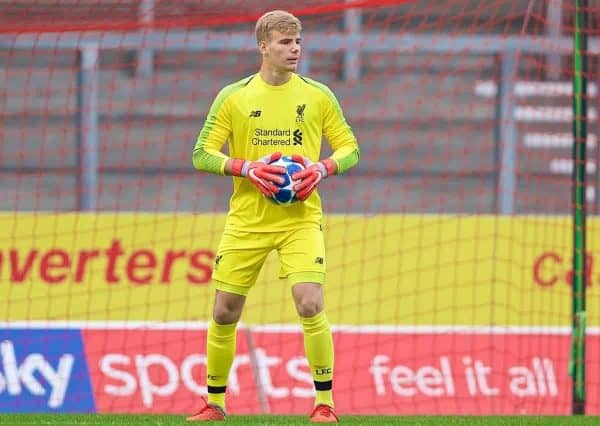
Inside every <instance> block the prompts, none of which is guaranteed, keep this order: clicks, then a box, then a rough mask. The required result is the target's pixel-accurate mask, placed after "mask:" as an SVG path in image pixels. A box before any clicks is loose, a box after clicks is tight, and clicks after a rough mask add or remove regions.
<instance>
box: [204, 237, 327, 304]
mask: <svg viewBox="0 0 600 426" xmlns="http://www.w3.org/2000/svg"><path fill="white" fill-rule="evenodd" d="M273 250H277V253H278V255H279V261H280V262H281V269H280V272H279V278H287V279H288V281H289V283H290V284H291V285H294V284H297V283H301V282H311V283H318V284H323V282H324V280H325V266H326V263H325V241H324V238H323V231H322V230H320V229H319V228H315V229H313V228H310V229H296V230H293V231H290V232H243V231H231V230H226V231H225V232H224V233H223V236H222V237H221V242H220V244H219V248H218V250H217V255H216V257H215V262H214V266H213V273H212V278H213V280H214V281H215V286H216V288H217V290H221V291H225V292H228V293H234V294H239V295H242V296H246V295H247V294H248V291H249V290H250V288H252V286H253V285H254V284H255V283H256V279H257V278H258V274H259V273H260V270H261V268H262V266H263V264H264V263H265V260H266V258H267V256H268V255H269V253H270V252H271V251H273Z"/></svg>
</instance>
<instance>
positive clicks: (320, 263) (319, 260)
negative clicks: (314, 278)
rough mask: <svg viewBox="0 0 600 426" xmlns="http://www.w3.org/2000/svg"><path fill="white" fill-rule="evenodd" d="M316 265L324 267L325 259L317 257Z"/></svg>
mask: <svg viewBox="0 0 600 426" xmlns="http://www.w3.org/2000/svg"><path fill="white" fill-rule="evenodd" d="M315 263H318V264H319V265H322V264H323V258H322V257H317V258H316V259H315Z"/></svg>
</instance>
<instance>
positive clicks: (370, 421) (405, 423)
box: [0, 414, 600, 426]
mask: <svg viewBox="0 0 600 426" xmlns="http://www.w3.org/2000/svg"><path fill="white" fill-rule="evenodd" d="M340 423H341V424H342V425H344V424H346V425H402V426H487V425H490V426H529V425H543V426H571V425H575V426H577V425H600V417H599V416H595V417H592V416H577V417H571V416H514V417H507V416H403V417H394V416H340ZM186 424H187V425H191V424H197V423H187V422H186V421H185V416H164V415H160V416H159V415H152V416H148V415H145V416H142V415H106V414H14V415H10V414H0V425H2V426H4V425H28V426H33V425H48V426H55V425H56V426H58V425H61V426H62V425H67V426H69V425H73V426H109V425H115V426H117V425H118V426H122V425H123V426H129V425H155V426H170V425H186ZM219 424H224V425H262V426H271V425H273V426H276V425H308V424H310V423H309V422H308V417H306V416H229V417H228V418H227V421H226V422H224V423H219Z"/></svg>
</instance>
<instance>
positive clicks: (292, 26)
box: [256, 10, 302, 43]
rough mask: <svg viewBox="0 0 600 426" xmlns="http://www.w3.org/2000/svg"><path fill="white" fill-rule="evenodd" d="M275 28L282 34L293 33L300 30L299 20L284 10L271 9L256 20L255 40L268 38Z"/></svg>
mask: <svg viewBox="0 0 600 426" xmlns="http://www.w3.org/2000/svg"><path fill="white" fill-rule="evenodd" d="M273 30H277V31H279V32H281V33H284V34H294V33H299V32H300V31H302V24H301V23H300V20H299V19H298V18H296V17H295V16H294V15H292V14H291V13H289V12H286V11H285V10H271V11H270V12H267V13H265V14H264V15H263V16H261V17H260V18H258V21H256V42H257V43H260V42H261V41H263V40H268V39H269V38H270V36H271V35H270V33H271V31H273Z"/></svg>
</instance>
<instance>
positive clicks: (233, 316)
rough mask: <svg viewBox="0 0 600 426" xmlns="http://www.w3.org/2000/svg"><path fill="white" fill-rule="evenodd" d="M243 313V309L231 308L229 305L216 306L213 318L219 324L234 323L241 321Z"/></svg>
mask: <svg viewBox="0 0 600 426" xmlns="http://www.w3.org/2000/svg"><path fill="white" fill-rule="evenodd" d="M241 314H242V312H241V310H239V311H238V310H236V309H231V308H230V307H228V306H220V307H219V306H215V309H214V311H213V319H214V320H215V322H216V323H217V324H233V323H234V322H238V321H239V319H240V316H241Z"/></svg>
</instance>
